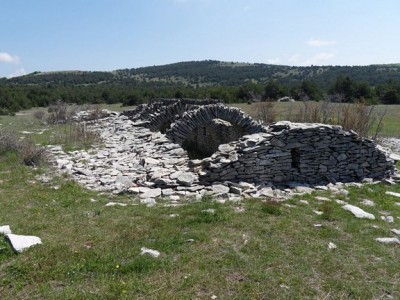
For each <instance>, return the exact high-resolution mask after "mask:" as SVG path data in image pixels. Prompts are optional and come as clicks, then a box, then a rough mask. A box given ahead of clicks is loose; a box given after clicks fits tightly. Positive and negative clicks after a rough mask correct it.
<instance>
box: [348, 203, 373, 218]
mask: <svg viewBox="0 0 400 300" xmlns="http://www.w3.org/2000/svg"><path fill="white" fill-rule="evenodd" d="M342 208H343V209H344V210H347V211H349V212H351V213H352V214H353V215H354V216H355V217H356V218H359V219H370V220H375V216H374V215H373V214H370V213H367V212H366V211H364V210H362V209H361V208H359V207H357V206H354V205H350V204H346V205H344V206H342Z"/></svg>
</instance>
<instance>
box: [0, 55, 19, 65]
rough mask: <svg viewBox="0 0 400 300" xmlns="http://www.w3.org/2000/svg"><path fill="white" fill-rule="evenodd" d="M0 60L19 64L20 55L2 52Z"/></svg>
mask: <svg viewBox="0 0 400 300" xmlns="http://www.w3.org/2000/svg"><path fill="white" fill-rule="evenodd" d="M0 62H4V63H14V64H19V62H20V60H19V57H18V56H16V55H11V54H9V53H6V52H0Z"/></svg>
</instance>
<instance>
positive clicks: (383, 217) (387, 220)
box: [381, 216, 394, 223]
mask: <svg viewBox="0 0 400 300" xmlns="http://www.w3.org/2000/svg"><path fill="white" fill-rule="evenodd" d="M381 220H382V221H385V222H388V223H394V218H393V217H392V216H381Z"/></svg>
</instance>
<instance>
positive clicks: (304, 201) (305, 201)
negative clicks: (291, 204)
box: [299, 200, 309, 205]
mask: <svg viewBox="0 0 400 300" xmlns="http://www.w3.org/2000/svg"><path fill="white" fill-rule="evenodd" d="M299 202H300V203H303V204H307V205H308V204H309V203H308V201H307V200H299Z"/></svg>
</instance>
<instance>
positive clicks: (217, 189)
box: [211, 184, 229, 194]
mask: <svg viewBox="0 0 400 300" xmlns="http://www.w3.org/2000/svg"><path fill="white" fill-rule="evenodd" d="M211 188H212V191H213V193H214V194H227V193H229V187H227V186H225V185H222V184H214V185H213V186H212V187H211Z"/></svg>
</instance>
